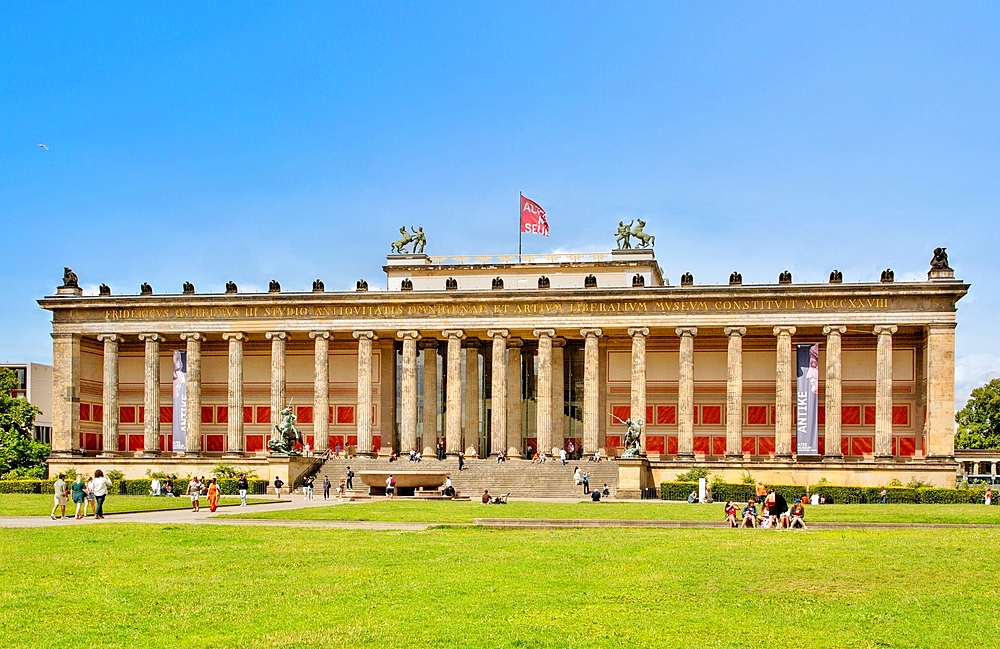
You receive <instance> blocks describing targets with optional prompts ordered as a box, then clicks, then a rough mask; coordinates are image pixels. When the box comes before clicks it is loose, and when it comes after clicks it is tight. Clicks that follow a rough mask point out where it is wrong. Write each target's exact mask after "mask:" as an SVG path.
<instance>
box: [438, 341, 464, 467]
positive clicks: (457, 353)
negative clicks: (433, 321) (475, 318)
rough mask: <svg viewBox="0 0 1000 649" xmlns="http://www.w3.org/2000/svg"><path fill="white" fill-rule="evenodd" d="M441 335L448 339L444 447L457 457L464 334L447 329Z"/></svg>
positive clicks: (460, 422)
mask: <svg viewBox="0 0 1000 649" xmlns="http://www.w3.org/2000/svg"><path fill="white" fill-rule="evenodd" d="M441 334H442V335H443V336H444V337H445V338H447V339H448V357H447V363H448V388H447V390H446V392H447V393H448V394H447V403H445V426H444V447H445V451H446V452H447V453H448V455H458V453H459V451H461V450H462V449H461V446H462V338H464V337H465V332H464V331H462V330H460V329H449V330H447V331H442V332H441Z"/></svg>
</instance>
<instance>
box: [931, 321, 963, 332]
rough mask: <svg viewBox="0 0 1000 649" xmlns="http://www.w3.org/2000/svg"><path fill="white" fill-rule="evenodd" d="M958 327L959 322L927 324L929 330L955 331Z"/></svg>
mask: <svg viewBox="0 0 1000 649" xmlns="http://www.w3.org/2000/svg"><path fill="white" fill-rule="evenodd" d="M956 326H958V323H957V322H929V323H927V330H928V331H938V330H940V331H954V330H955V327H956Z"/></svg>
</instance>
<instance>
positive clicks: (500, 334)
mask: <svg viewBox="0 0 1000 649" xmlns="http://www.w3.org/2000/svg"><path fill="white" fill-rule="evenodd" d="M486 335H487V336H489V337H490V338H493V339H496V338H507V337H508V336H510V330H508V329H487V330H486Z"/></svg>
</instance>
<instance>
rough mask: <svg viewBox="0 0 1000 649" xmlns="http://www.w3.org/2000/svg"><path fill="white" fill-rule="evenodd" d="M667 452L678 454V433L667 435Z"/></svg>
mask: <svg viewBox="0 0 1000 649" xmlns="http://www.w3.org/2000/svg"><path fill="white" fill-rule="evenodd" d="M667 454H668V455H677V435H667Z"/></svg>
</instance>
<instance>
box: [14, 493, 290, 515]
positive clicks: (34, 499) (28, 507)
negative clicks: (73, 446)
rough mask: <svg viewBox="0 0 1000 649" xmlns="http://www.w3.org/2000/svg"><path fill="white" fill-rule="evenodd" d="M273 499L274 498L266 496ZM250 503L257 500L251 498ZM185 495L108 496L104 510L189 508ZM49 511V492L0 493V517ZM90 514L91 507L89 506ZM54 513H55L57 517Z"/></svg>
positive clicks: (227, 500)
mask: <svg viewBox="0 0 1000 649" xmlns="http://www.w3.org/2000/svg"><path fill="white" fill-rule="evenodd" d="M268 500H271V501H273V500H274V499H273V498H271V499H268ZM239 501H240V499H239V497H238V496H223V497H222V501H221V504H223V505H226V504H231V503H238V502H239ZM254 502H259V500H258V501H254ZM201 506H202V507H203V508H205V509H208V498H207V497H204V496H203V497H202V499H201ZM190 508H191V500H190V499H188V498H186V497H185V498H165V497H158V498H154V497H153V496H108V498H107V500H105V501H104V513H105V514H113V513H116V512H135V511H143V510H147V509H190ZM50 511H52V495H51V494H0V516H48V515H49V512H50ZM75 512H76V503H74V502H73V501H72V499H71V500H70V501H69V502H68V503H66V515H67V516H70V517H72V516H73V515H74V513H75ZM90 513H91V514H93V513H94V508H93V507H91V508H90ZM58 515H59V514H58V512H57V513H56V516H58Z"/></svg>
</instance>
